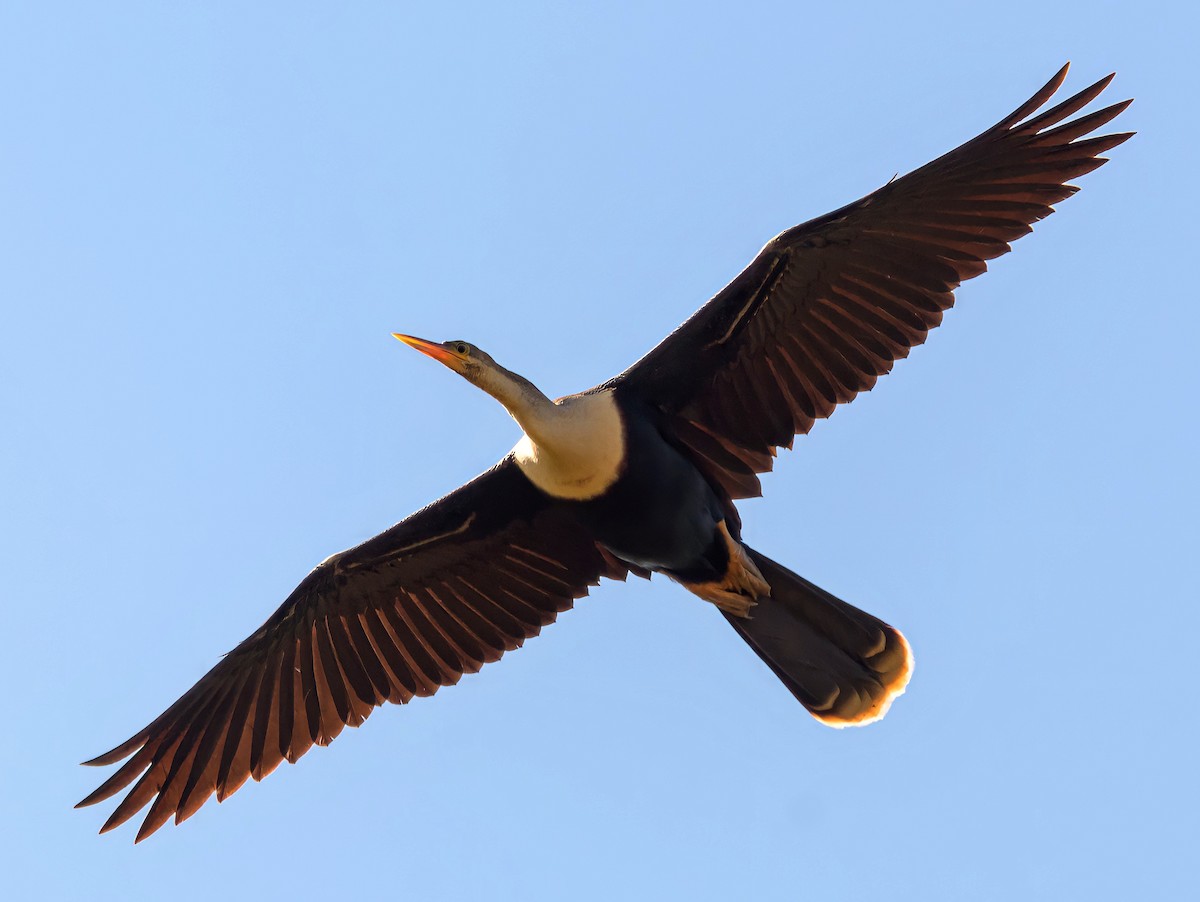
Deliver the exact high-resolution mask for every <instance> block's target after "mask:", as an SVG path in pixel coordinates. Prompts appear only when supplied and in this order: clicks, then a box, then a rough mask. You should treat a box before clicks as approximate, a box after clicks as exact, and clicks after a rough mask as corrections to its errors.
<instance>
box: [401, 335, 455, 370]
mask: <svg viewBox="0 0 1200 902" xmlns="http://www.w3.org/2000/svg"><path fill="white" fill-rule="evenodd" d="M392 337H393V338H395V339H398V340H399V341H402V342H404V343H405V344H406V345H408V346H409V347H410V348H416V349H417V350H418V351H420V352H421V353H422V354H424V355H425V356H426V357H432V358H433V359H434V360H436V361H437V362H438V363H444V364H446V366H452V365H453V364H455V363H457V362H458V355H457V354H455V353H454V352H453V351H450V350H448V349H446V348H444V347H442V346H441V345H440V344H437V343H436V342H432V341H426V340H425V339H423V338H416V337H414V336H412V335H402V334H401V333H399V332H393V333H392Z"/></svg>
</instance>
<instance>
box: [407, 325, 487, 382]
mask: <svg viewBox="0 0 1200 902" xmlns="http://www.w3.org/2000/svg"><path fill="white" fill-rule="evenodd" d="M392 335H393V336H394V337H395V338H398V339H399V340H400V341H402V342H404V343H405V344H406V345H408V346H409V347H410V348H416V349H417V350H418V351H420V352H421V353H422V354H424V355H425V356H426V357H432V358H433V359H434V360H436V361H437V362H438V363H442V364H445V365H446V366H447V367H449V368H450V369H452V370H454V372H456V373H458V374H459V375H460V376H462V377H463V378H464V379H466V380H467V381H468V382H474V383H475V384H476V385H479V384H480V383H481V382H482V381H484V379H485V378H486V376H487V374H489V373H494V372H495V371H496V370H497V369H498V367H497V366H496V361H494V360H493V359H492V358H491V357H490V356H489V355H488V354H487V353H485V352H483V351H481V350H479V348H477V347H475V345H473V344H471V343H470V342H466V341H462V340H457V341H443V342H441V343H440V344H439V343H437V342H434V341H426V340H425V339H423V338H415V337H413V336H412V335H402V334H401V333H399V332H393V333H392Z"/></svg>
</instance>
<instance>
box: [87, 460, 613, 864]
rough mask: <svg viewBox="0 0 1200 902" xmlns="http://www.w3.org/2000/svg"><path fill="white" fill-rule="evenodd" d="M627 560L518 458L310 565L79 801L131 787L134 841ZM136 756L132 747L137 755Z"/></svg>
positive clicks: (439, 672)
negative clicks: (541, 486) (610, 550)
mask: <svg viewBox="0 0 1200 902" xmlns="http://www.w3.org/2000/svg"><path fill="white" fill-rule="evenodd" d="M602 575H606V576H612V577H616V578H624V575H625V574H624V570H623V569H621V567H620V565H618V564H617V563H616V561H615V560H614V559H613V558H611V556H608V555H605V554H604V553H603V552H602V551H601V550H600V549H599V548H598V547H597V545H596V543H595V542H594V540H593V539H592V538H591V536H590V535H589V534H588V533H587V532H586V531H585V530H583V528H582V527H580V526H579V525H578V524H577V523H576V522H575V521H574V520H573V519H572V518H571V517H570V516H569V515H567V514H565V513H564V512H563V511H562V509H561V508H558V507H555V506H553V505H550V504H548V503H547V499H546V497H545V496H544V495H542V494H541V493H540V492H538V491H537V489H535V488H534V487H533V486H532V485H531V484H530V483H529V481H528V480H527V479H526V478H525V477H524V476H523V475H522V474H521V473H520V471H519V470H518V468H517V467H516V465H515V464H514V463H513V461H512V458H511V457H508V458H505V459H504V460H502V461H501V462H500V463H499V464H497V465H496V466H495V467H493V468H492V469H491V470H489V471H487V472H486V473H484V474H482V475H481V476H479V477H477V478H476V479H474V480H472V481H471V482H469V483H467V484H466V485H464V486H463V487H462V488H460V489H458V490H456V491H454V492H452V493H451V494H449V495H447V496H446V497H445V498H443V499H441V500H440V501H437V502H435V503H434V504H431V505H430V506H428V507H426V508H424V509H423V510H421V511H419V512H417V513H416V514H413V515H412V516H411V517H409V518H408V519H407V520H404V521H403V522H401V523H399V524H397V525H396V526H394V527H392V528H391V529H389V530H388V531H387V532H384V533H382V534H380V535H378V536H376V537H375V538H373V539H371V540H369V541H367V542H364V543H363V544H361V545H359V546H357V547H356V548H352V549H350V550H349V551H345V552H343V553H341V554H337V555H334V556H333V557H331V558H329V559H328V560H326V561H324V562H323V563H322V564H321V565H320V566H318V567H317V568H316V569H315V570H313V571H312V572H311V573H309V575H308V576H306V577H305V578H304V580H303V582H301V583H300V585H299V586H297V587H296V589H295V591H294V592H292V594H291V595H290V596H288V599H287V600H286V601H285V602H284V603H283V605H282V606H281V607H280V608H279V610H277V611H276V612H275V613H274V614H272V615H271V617H270V618H269V619H268V620H267V622H266V623H264V624H263V625H262V627H260V628H259V629H258V630H257V631H256V632H255V633H254V634H253V635H252V636H250V637H249V638H248V639H246V640H245V641H244V642H242V643H241V644H240V645H239V646H237V648H235V649H234V650H233V651H231V652H230V653H229V654H228V655H226V656H225V657H224V658H223V659H222V660H221V661H220V663H218V664H217V665H216V666H215V667H213V669H212V670H210V671H209V672H208V673H207V674H205V675H204V677H203V678H202V679H201V680H200V681H199V682H198V683H196V685H195V686H193V687H192V688H191V689H189V690H188V691H187V692H186V693H184V695H183V697H182V698H180V699H179V700H178V701H177V702H175V704H173V705H171V707H170V708H168V709H167V710H166V711H165V712H164V713H163V714H162V715H161V716H159V717H158V718H157V719H156V720H155V721H154V722H153V723H151V724H150V725H149V726H147V727H146V728H145V729H143V730H141V731H140V732H139V733H137V735H135V736H133V737H132V738H131V739H129V740H128V741H127V742H124V743H122V744H121V745H119V746H117V748H115V749H113V750H112V751H111V752H108V753H107V754H104V755H101V756H99V757H98V758H94V759H93V760H91V761H88V762H85V763H87V764H96V765H100V764H115V763H116V762H118V761H121V760H122V759H124V758H129V760H128V761H127V762H126V763H125V764H124V765H123V766H122V767H121V769H120V770H118V771H117V772H116V773H115V774H113V775H112V777H110V778H109V779H108V780H107V781H106V782H105V783H104V784H103V785H102V786H100V788H98V789H97V790H96V791H95V792H93V793H92V794H91V795H89V796H88V797H87V798H86V799H84V800H83V801H82V802H80V803H79V805H80V806H83V805H92V804H94V803H96V802H100V801H103V800H104V799H107V798H109V797H111V796H113V795H115V794H117V793H119V792H121V791H122V790H124V789H125V788H126V787H128V786H129V785H130V784H131V783H134V781H135V780H136V781H137V782H136V783H135V784H134V786H133V788H132V789H131V790H130V791H129V792H128V794H127V795H126V796H125V798H124V799H123V800H122V801H121V803H120V804H119V805H118V806H117V808H116V810H115V811H114V812H113V814H112V816H111V817H110V818H109V819H108V821H107V822H106V823H105V824H104V827H103V828H102V829H101V832H102V833H103V832H104V831H106V830H111V829H112V828H113V827H116V826H118V825H119V824H122V823H124V822H125V821H126V820H128V819H129V818H131V817H132V816H133V815H135V814H136V813H137V812H138V811H139V810H141V808H142V807H144V806H145V805H146V804H147V803H148V802H150V801H151V800H153V805H152V806H151V808H150V811H149V813H148V814H147V816H146V819H145V821H144V822H143V823H142V826H141V829H140V830H139V831H138V835H137V839H138V840H139V841H140V840H142V839H143V838H145V837H146V836H149V835H150V834H151V833H153V832H154V831H155V830H157V829H158V828H159V827H161V826H162V825H163V824H164V823H166V822H167V820H168V819H170V818H171V817H172V816H174V818H175V822H176V823H180V822H181V821H183V820H184V819H186V818H188V817H190V816H191V815H192V814H194V813H195V812H196V810H197V809H198V808H199V807H200V806H201V805H203V804H204V802H205V801H206V800H207V799H208V797H209V796H210V795H212V794H213V793H214V792H215V793H216V794H217V798H218V800H223V799H224V798H225V797H226V796H228V795H230V794H231V793H233V792H235V791H236V790H237V789H238V788H239V787H240V786H241V785H242V784H243V783H245V782H246V779H247V778H249V777H253V778H254V779H255V780H261V779H262V778H263V777H265V776H266V775H267V774H269V773H270V772H271V771H272V770H274V769H275V768H276V767H277V766H278V765H279V763H280V762H281V761H283V760H284V759H286V760H288V761H291V762H294V761H296V759H297V758H299V757H300V756H301V755H303V754H304V753H305V752H307V751H308V750H309V749H310V748H311V747H312V746H313V745H314V744H316V745H327V744H328V743H329V742H331V741H332V740H333V739H334V737H336V736H337V735H338V733H340V732H341V731H342V728H343V727H345V726H346V725H349V726H358V725H359V724H361V723H362V722H363V721H364V720H365V719H366V718H367V716H368V715H369V714H370V713H371V711H372V710H373V709H374V708H375V707H376V706H378V705H382V704H383V703H384V702H388V701H390V702H395V703H398V704H403V703H404V702H407V701H408V700H409V699H411V698H412V697H413V696H425V695H433V693H434V692H436V691H437V690H438V688H439V687H440V686H446V685H450V684H452V683H456V682H458V679H459V677H460V676H462V674H464V673H474V672H475V671H477V670H479V668H480V667H482V666H483V665H484V664H486V663H488V662H489V661H495V660H498V659H499V658H500V656H501V655H503V654H504V652H506V651H509V650H511V649H514V648H517V647H519V646H520V645H521V644H522V643H523V642H524V641H525V640H526V639H528V638H529V637H530V636H535V635H537V634H538V632H539V631H540V630H541V628H542V627H543V626H545V625H546V624H548V623H551V622H552V621H553V620H554V619H555V617H556V616H557V615H558V613H559V612H560V611H564V610H566V609H567V608H569V607H571V604H572V601H573V599H575V598H578V597H580V596H582V595H585V594H587V586H588V585H589V584H595V583H596V582H598V580H599V577H600V576H602ZM130 756H132V757H130Z"/></svg>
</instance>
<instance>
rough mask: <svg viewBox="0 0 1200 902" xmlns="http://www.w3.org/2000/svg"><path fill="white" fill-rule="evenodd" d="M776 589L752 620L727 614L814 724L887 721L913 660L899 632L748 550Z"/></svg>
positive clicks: (758, 606)
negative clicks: (883, 719) (887, 715)
mask: <svg viewBox="0 0 1200 902" xmlns="http://www.w3.org/2000/svg"><path fill="white" fill-rule="evenodd" d="M746 551H747V552H748V553H749V555H750V557H751V559H752V560H753V561H754V563H755V564H756V565H757V566H758V569H759V570H760V571H761V573H762V575H763V577H764V578H765V579H766V581H767V582H768V583H769V584H770V586H771V595H770V597H765V598H760V599H759V600H758V603H757V604H756V605H755V606H754V607H753V609H752V610H751V612H750V616H749V617H738V616H736V615H733V614H729V613H726V612H722V613H724V615H725V619H726V620H728V621H729V623H730V625H731V626H732V627H733V628H734V629H735V630H737V631H738V633H739V634H740V635H741V637H742V638H743V639H745V640H746V642H747V643H748V644H749V645H750V647H751V648H753V649H754V651H755V652H756V653H757V654H758V656H759V657H760V658H762V659H763V661H765V662H766V664H767V666H768V667H770V668H771V669H772V670H773V671H775V675H776V676H778V677H779V679H780V680H782V681H783V684H784V685H785V686H787V688H788V689H789V690H790V691H791V693H792V694H793V695H794V696H796V698H797V699H799V701H800V703H801V704H802V705H804V707H805V708H807V709H808V710H809V713H811V714H812V715H813V717H815V718H817V720H819V721H821V722H822V723H824V724H827V725H829V726H831V727H849V726H862V725H863V724H868V723H873V722H875V721H877V720H879V719H880V718H882V717H883V716H884V715H885V714H886V713H887V710H888V708H889V707H890V706H891V704H892V701H893V700H894V699H895V698H896V697H897V696H899V695H901V694H903V692H904V688H905V687H906V686H907V685H908V680H909V677H910V676H911V675H912V669H913V657H912V652H911V651H910V649H909V647H908V642H907V641H906V640H905V638H904V636H903V635H901V633H900V631H899V630H897V629H895V628H894V627H891V626H889V625H888V624H886V623H884V622H883V621H882V620H879V619H878V618H876V617H872V616H871V615H870V614H868V613H866V612H865V611H860V610H859V609H858V608H856V607H854V606H852V605H849V604H846V602H844V601H842V600H841V599H840V598H836V597H834V596H833V595H830V594H829V593H828V592H826V591H825V590H824V589H821V588H818V587H817V586H814V585H813V584H812V583H810V582H809V581H808V580H806V579H804V578H803V577H801V576H797V575H796V574H795V573H793V572H792V571H791V570H788V569H787V568H786V567H784V566H782V565H781V564H777V563H775V561H773V560H771V559H770V558H768V557H767V556H766V555H763V554H760V553H759V552H757V551H755V550H754V549H752V548H748V547H747V548H746Z"/></svg>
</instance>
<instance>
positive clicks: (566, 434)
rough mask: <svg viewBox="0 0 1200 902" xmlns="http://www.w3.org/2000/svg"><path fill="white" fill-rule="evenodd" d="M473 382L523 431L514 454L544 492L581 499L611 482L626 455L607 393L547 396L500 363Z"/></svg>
mask: <svg viewBox="0 0 1200 902" xmlns="http://www.w3.org/2000/svg"><path fill="white" fill-rule="evenodd" d="M473 381H475V384H476V385H478V386H479V387H480V388H482V389H483V390H484V391H486V392H487V393H488V394H489V395H491V396H492V397H493V398H495V399H496V400H497V401H499V402H500V403H501V404H503V405H504V407H505V409H507V410H508V412H509V413H510V414H512V417H513V419H514V420H516V421H517V422H518V423H519V424H520V426H521V428H522V429H523V430H524V431H525V435H524V436H523V437H522V438H521V440H520V441H519V442H517V445H516V447H515V448H513V455H514V457H515V458H516V461H517V465H518V466H519V467H520V468H521V471H522V472H523V473H524V474H525V475H526V476H527V477H529V480H530V482H532V483H533V484H534V485H536V486H537V487H538V488H539V489H541V490H542V491H544V492H546V494H548V495H552V496H554V497H556V498H569V499H572V500H576V501H582V500H586V499H588V498H595V497H596V496H597V495H600V494H601V493H603V492H604V491H605V490H606V489H608V488H609V486H611V485H612V484H613V483H614V482H616V480H617V477H618V476H619V475H620V472H621V464H622V462H623V460H624V456H625V435H624V433H625V430H624V424H623V423H622V422H621V415H620V413H619V412H618V410H617V405H616V402H615V401H614V400H613V396H612V392H596V393H593V394H585V395H568V396H567V397H565V398H559V399H558V400H557V401H551V400H550V399H549V398H547V397H546V396H545V395H544V394H542V393H541V392H540V391H539V390H538V389H537V387H536V386H535V385H534V384H533V383H532V382H530V381H529V380H527V379H524V378H522V377H521V376H518V375H516V374H515V373H511V372H509V371H508V370H506V369H504V368H503V367H499V366H497V367H496V368H495V369H492V368H490V367H489V368H488V369H487V370H486V371H485V372H482V373H480V374H479V377H478V378H477V379H475V380H473Z"/></svg>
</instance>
